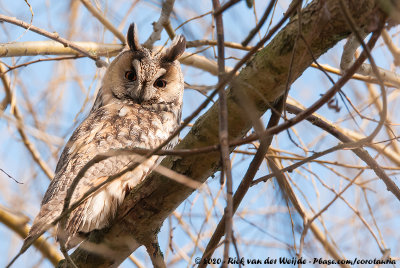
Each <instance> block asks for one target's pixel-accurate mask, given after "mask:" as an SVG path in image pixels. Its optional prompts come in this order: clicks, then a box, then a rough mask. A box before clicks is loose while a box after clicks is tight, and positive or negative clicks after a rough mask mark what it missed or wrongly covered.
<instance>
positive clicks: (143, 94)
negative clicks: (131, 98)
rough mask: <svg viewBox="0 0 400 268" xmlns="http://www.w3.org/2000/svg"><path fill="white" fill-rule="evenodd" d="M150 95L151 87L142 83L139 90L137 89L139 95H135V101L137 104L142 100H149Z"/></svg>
mask: <svg viewBox="0 0 400 268" xmlns="http://www.w3.org/2000/svg"><path fill="white" fill-rule="evenodd" d="M151 97H152V94H151V88H149V86H148V85H146V84H144V85H143V87H142V88H141V90H140V91H139V95H138V96H137V101H138V103H139V104H141V103H142V102H145V101H148V100H150V99H151Z"/></svg>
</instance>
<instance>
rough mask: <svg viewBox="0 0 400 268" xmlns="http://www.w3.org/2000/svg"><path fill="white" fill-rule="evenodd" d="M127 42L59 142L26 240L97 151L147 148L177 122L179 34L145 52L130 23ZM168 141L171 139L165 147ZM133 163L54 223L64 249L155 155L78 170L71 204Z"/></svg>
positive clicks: (107, 210) (108, 216)
mask: <svg viewBox="0 0 400 268" xmlns="http://www.w3.org/2000/svg"><path fill="white" fill-rule="evenodd" d="M127 41H128V46H129V48H127V49H125V50H124V51H122V52H121V53H120V54H119V55H118V56H117V57H116V58H115V59H114V60H113V61H112V62H111V64H110V65H109V67H108V69H107V70H106V72H105V75H104V77H103V80H102V86H101V88H100V89H99V92H98V94H97V97H96V99H95V102H94V105H93V108H92V109H91V111H90V113H89V115H88V116H87V118H86V119H85V120H84V121H83V122H82V124H81V125H80V126H79V127H78V128H77V129H76V130H75V131H74V133H73V134H72V136H71V138H70V139H69V141H68V143H67V144H66V146H65V148H64V151H63V152H62V154H61V157H60V160H59V161H58V164H57V167H56V171H55V174H56V175H55V177H54V179H53V180H52V181H51V183H50V185H49V188H48V189H47V192H46V194H45V196H44V198H43V201H42V204H41V208H40V212H39V214H38V215H37V216H36V218H35V220H34V222H33V225H32V228H31V230H30V232H29V235H28V237H27V238H26V240H25V244H26V243H27V241H30V240H32V238H34V237H35V236H37V235H38V234H39V233H40V232H42V231H43V228H44V226H45V225H46V224H48V223H50V222H52V221H53V220H54V219H55V218H56V217H57V216H59V215H60V214H61V212H62V209H63V204H64V199H65V197H66V193H67V190H68V188H69V187H70V185H71V183H72V181H73V180H74V178H75V177H76V175H77V174H78V172H79V171H80V170H81V169H82V167H83V166H85V164H87V163H88V162H89V161H90V160H91V159H93V158H94V157H95V156H96V155H99V154H104V153H107V152H109V151H110V150H118V149H134V148H147V149H153V148H155V147H157V146H158V145H160V144H161V143H162V142H163V141H165V140H166V139H167V138H168V137H169V136H170V135H171V134H172V133H173V132H174V130H175V129H176V128H177V127H178V126H179V124H180V120H181V111H182V109H181V108H182V96H183V89H184V81H183V75H182V72H181V69H180V64H179V62H178V61H177V59H178V58H179V57H180V56H181V55H182V53H183V52H184V50H185V46H186V41H185V38H184V37H183V36H177V37H175V38H174V40H173V41H172V43H171V45H170V46H169V47H168V48H167V49H165V50H162V51H160V49H154V51H151V50H149V49H147V48H144V47H142V46H141V45H140V43H139V41H138V35H137V29H136V26H135V25H134V24H131V25H130V27H129V30H128V34H127ZM174 143H176V139H175V141H172V142H171V143H170V144H168V145H167V147H168V148H170V147H172V146H173V145H174ZM140 159H141V160H140ZM141 161H142V162H141ZM139 162H141V163H140V165H139V166H137V167H136V168H135V169H133V170H132V171H129V172H127V173H125V174H124V175H122V176H120V177H119V178H117V179H115V180H113V181H112V182H111V183H108V184H106V185H105V186H103V187H102V188H100V189H99V190H97V191H96V192H95V193H94V194H92V195H91V196H90V197H89V198H87V199H86V200H85V201H84V202H83V203H82V204H81V205H80V206H79V207H77V208H76V209H75V210H73V211H72V212H71V213H70V215H69V218H68V219H67V221H66V225H65V229H63V230H61V226H60V225H59V226H58V230H57V237H58V238H59V239H60V238H62V241H65V243H66V244H65V246H66V248H67V249H69V248H73V247H74V246H76V245H77V244H79V243H80V242H81V241H82V239H83V237H84V234H87V233H89V232H91V231H93V230H96V229H102V228H104V227H107V226H108V225H109V223H110V220H112V219H113V217H114V216H115V214H116V210H117V208H118V206H119V205H120V204H121V202H122V201H123V199H124V197H125V195H126V194H127V193H128V192H129V191H130V189H132V188H133V187H135V186H136V185H137V184H139V183H140V182H141V181H143V180H144V179H145V178H146V176H147V175H148V174H149V173H150V172H151V171H152V170H153V169H154V168H155V167H156V165H157V164H158V163H159V162H160V157H159V156H152V157H150V158H148V159H146V160H145V161H143V157H140V156H138V155H127V154H116V155H113V156H112V157H109V158H107V159H105V160H102V161H100V162H98V163H95V164H94V165H92V166H91V167H90V168H89V169H88V170H87V171H86V172H85V174H84V176H83V177H82V178H81V179H80V180H79V183H78V184H77V186H76V188H75V190H74V192H73V194H72V198H71V202H70V204H73V203H74V202H75V201H77V200H79V199H80V198H81V197H82V195H83V194H84V193H85V192H87V191H88V190H89V189H91V188H92V187H95V186H97V185H99V184H100V183H102V182H104V181H105V180H106V179H107V178H108V177H109V176H112V175H115V174H117V173H119V172H120V171H122V170H124V169H125V168H127V167H128V166H129V165H132V164H133V163H139Z"/></svg>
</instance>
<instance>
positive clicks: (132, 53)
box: [93, 24, 186, 109]
mask: <svg viewBox="0 0 400 268" xmlns="http://www.w3.org/2000/svg"><path fill="white" fill-rule="evenodd" d="M127 40H128V45H129V49H126V50H124V51H122V52H121V53H120V54H119V55H118V56H117V57H116V58H115V59H114V60H113V61H112V62H111V64H110V66H109V67H108V69H107V71H106V73H105V75H104V78H103V81H102V88H101V89H100V91H99V93H98V96H97V99H96V102H95V105H94V107H93V108H94V109H96V108H98V107H100V106H103V105H106V104H109V103H112V102H115V101H118V102H119V101H122V102H124V103H136V104H140V105H147V104H149V105H152V104H167V105H177V106H178V107H179V106H180V105H181V104H182V95H183V88H184V81H183V75H182V72H181V68H180V64H179V62H178V61H177V59H178V58H179V57H180V56H181V55H182V54H183V52H184V51H185V46H186V40H185V38H184V37H183V36H182V35H179V36H176V37H175V38H174V40H173V41H172V43H171V45H170V46H169V47H168V48H167V49H164V50H162V51H160V49H154V50H153V51H151V50H149V49H147V48H145V47H142V46H141V45H140V43H139V40H138V34H137V28H136V26H135V24H131V25H130V26H129V30H128V34H127ZM96 106H97V107H96Z"/></svg>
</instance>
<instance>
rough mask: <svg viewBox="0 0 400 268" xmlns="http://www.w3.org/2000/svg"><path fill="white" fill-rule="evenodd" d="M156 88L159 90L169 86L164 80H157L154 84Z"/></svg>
mask: <svg viewBox="0 0 400 268" xmlns="http://www.w3.org/2000/svg"><path fill="white" fill-rule="evenodd" d="M154 86H155V87H158V88H163V87H166V86H167V81H165V80H162V79H157V80H156V81H155V82H154Z"/></svg>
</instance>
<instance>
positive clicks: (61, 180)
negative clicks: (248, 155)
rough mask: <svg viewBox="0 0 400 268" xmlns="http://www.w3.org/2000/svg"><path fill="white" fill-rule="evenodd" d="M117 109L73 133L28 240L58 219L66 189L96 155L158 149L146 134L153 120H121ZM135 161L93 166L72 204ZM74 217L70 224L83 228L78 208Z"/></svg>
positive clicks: (124, 158) (116, 159)
mask: <svg viewBox="0 0 400 268" xmlns="http://www.w3.org/2000/svg"><path fill="white" fill-rule="evenodd" d="M119 109H122V107H113V106H111V105H107V106H105V107H101V108H100V109H98V110H96V111H94V112H93V113H92V114H90V115H89V117H88V118H87V119H86V120H85V121H84V122H82V124H81V125H80V126H79V127H78V128H77V129H76V130H75V131H74V133H73V135H72V136H71V138H70V140H69V141H68V143H67V145H66V147H65V148H64V151H63V153H62V155H61V157H60V160H59V162H58V164H57V168H56V175H55V177H54V179H53V180H52V181H51V183H50V185H49V188H48V189H47V191H46V194H45V196H44V198H43V201H42V206H41V209H40V212H39V214H38V216H37V217H36V218H35V220H34V223H33V226H32V228H31V231H30V233H29V236H28V238H29V237H33V236H35V235H37V234H39V233H40V232H42V229H43V228H44V226H45V225H46V224H48V223H50V222H52V221H53V220H54V219H55V218H56V217H57V216H58V215H60V213H61V211H62V208H63V204H64V199H65V196H66V191H67V189H68V188H69V186H70V185H71V183H72V181H73V180H74V178H75V177H76V176H77V174H78V173H79V171H80V170H81V169H82V167H84V166H85V164H86V163H88V162H89V161H90V160H91V159H93V158H94V157H95V156H96V155H98V154H103V153H106V152H108V151H109V150H111V149H123V148H135V147H142V148H143V147H145V148H149V144H155V145H157V143H159V142H155V140H149V139H151V137H152V135H148V134H149V133H150V132H151V131H150V128H151V126H152V124H154V122H152V121H153V120H154V118H153V119H152V120H151V119H150V117H147V116H144V115H143V112H142V114H140V113H131V114H130V115H128V116H123V117H122V116H119V115H118V114H119V111H118V110H119ZM146 118H148V119H146ZM160 124H161V122H160ZM153 136H154V135H153ZM154 139H158V140H159V138H157V137H154ZM150 147H151V146H150ZM157 158H158V157H153V158H152V159H151V161H150V162H149V163H148V164H147V166H148V168H147V169H146V170H147V172H142V173H141V174H138V175H139V176H140V177H141V178H143V177H145V176H146V175H147V173H148V171H149V170H150V169H151V166H154V164H155V163H156V161H157ZM135 161H136V160H135V156H132V155H130V156H127V155H120V156H113V157H110V158H107V159H105V160H102V161H100V162H98V163H95V164H94V165H92V166H91V167H90V168H89V169H88V170H87V171H86V173H85V175H84V177H83V178H81V179H80V181H79V183H78V185H77V187H76V189H75V191H74V194H73V198H72V200H71V204H72V203H73V202H74V201H76V200H77V199H79V197H80V196H81V195H82V194H83V193H85V192H86V191H87V190H89V189H90V188H91V187H93V186H96V185H98V184H100V183H101V182H103V181H104V180H105V179H106V178H107V177H108V176H111V175H114V174H116V173H118V172H120V171H121V170H122V169H124V168H125V167H127V166H128V165H129V164H131V163H132V162H135ZM146 170H145V171H146ZM139 179H140V178H139ZM74 213H75V215H74V214H73V213H71V217H70V219H71V220H72V221H71V224H72V223H76V224H78V225H79V224H82V219H83V217H82V216H81V215H80V214H81V213H82V210H81V211H80V210H79V208H78V209H77V210H76V211H74ZM74 216H75V217H74ZM76 219H78V220H79V221H80V222H79V221H77V220H76ZM78 227H79V226H75V227H74V228H72V227H71V230H72V229H73V230H74V231H77V229H78ZM89 231H90V230H89Z"/></svg>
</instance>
